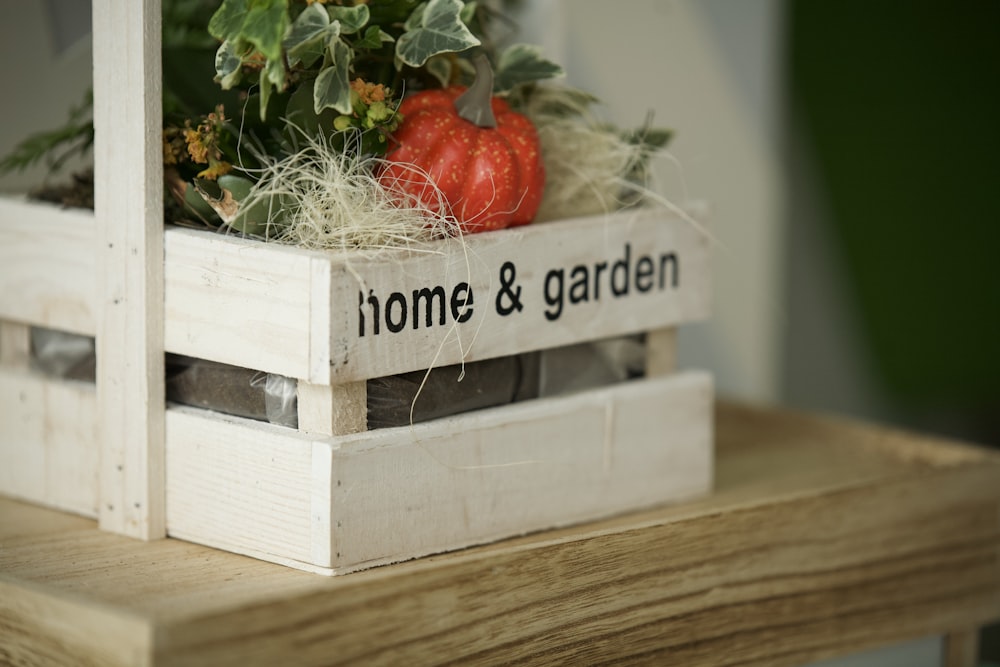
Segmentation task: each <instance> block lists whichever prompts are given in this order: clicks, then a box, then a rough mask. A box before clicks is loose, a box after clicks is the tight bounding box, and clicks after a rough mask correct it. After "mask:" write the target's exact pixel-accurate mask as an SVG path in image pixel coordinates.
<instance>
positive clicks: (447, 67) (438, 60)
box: [426, 56, 452, 88]
mask: <svg viewBox="0 0 1000 667" xmlns="http://www.w3.org/2000/svg"><path fill="white" fill-rule="evenodd" d="M426 69H427V71H428V72H429V73H430V74H431V76H433V77H434V78H435V79H437V80H438V83H440V84H441V87H442V88H445V87H447V86H448V84H450V83H451V71H452V68H451V60H450V59H449V58H448V57H446V56H435V57H433V58H430V59H428V60H427V67H426Z"/></svg>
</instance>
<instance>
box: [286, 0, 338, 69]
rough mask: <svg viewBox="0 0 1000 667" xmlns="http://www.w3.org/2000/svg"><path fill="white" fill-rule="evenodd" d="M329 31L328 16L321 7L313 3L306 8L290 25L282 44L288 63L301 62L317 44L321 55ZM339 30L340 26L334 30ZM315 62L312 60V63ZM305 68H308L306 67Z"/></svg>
mask: <svg viewBox="0 0 1000 667" xmlns="http://www.w3.org/2000/svg"><path fill="white" fill-rule="evenodd" d="M330 29H331V25H330V15H329V14H328V13H327V11H326V10H325V9H324V8H323V5H321V4H319V3H315V4H312V5H309V6H308V7H306V8H305V9H304V10H303V11H302V13H301V14H299V15H298V17H297V18H296V19H295V21H294V23H292V28H291V30H290V31H289V32H288V36H287V37H285V40H284V42H282V46H283V47H284V48H285V51H287V52H288V60H289V62H290V63H291V64H293V65H294V64H296V63H298V62H301V61H303V60H304V58H303V55H304V54H308V53H310V52H312V51H315V46H316V45H317V44H319V50H320V55H322V50H323V47H324V46H325V38H326V35H327V32H328V31H330ZM339 29H340V26H336V27H335V28H334V30H337V31H339ZM336 36H337V35H336V34H334V35H333V37H336ZM315 60H316V59H315V58H314V59H313V62H315ZM310 64H311V63H310ZM306 66H307V67H308V65H306Z"/></svg>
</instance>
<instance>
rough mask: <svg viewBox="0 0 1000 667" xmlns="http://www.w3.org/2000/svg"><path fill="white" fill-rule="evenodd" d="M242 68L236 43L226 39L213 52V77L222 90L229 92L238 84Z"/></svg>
mask: <svg viewBox="0 0 1000 667" xmlns="http://www.w3.org/2000/svg"><path fill="white" fill-rule="evenodd" d="M242 68H243V58H242V49H238V45H237V44H236V42H234V41H233V40H229V39H227V40H226V41H224V42H223V43H222V45H221V46H219V50H218V51H216V52H215V76H216V77H218V79H219V83H220V85H221V86H222V89H223V90H229V89H230V88H232V87H233V86H235V85H236V84H238V83H239V82H240V77H241V76H242V74H243V69H242Z"/></svg>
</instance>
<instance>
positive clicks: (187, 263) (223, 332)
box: [164, 228, 329, 383]
mask: <svg viewBox="0 0 1000 667" xmlns="http://www.w3.org/2000/svg"><path fill="white" fill-rule="evenodd" d="M165 245H166V266H165V268H164V272H165V276H164V280H165V288H166V296H165V309H166V330H165V334H164V335H165V338H164V341H165V346H166V349H167V350H168V351H170V352H176V353H178V354H185V355H188V356H192V357H198V358H201V359H210V360H212V361H219V362H222V363H226V364H233V365H235V366H242V367H245V368H255V369H257V370H261V371H266V372H268V373H277V374H279V375H285V376H288V377H295V378H309V377H311V376H312V375H313V372H312V371H311V366H310V364H311V359H310V352H311V350H313V347H314V346H313V345H312V343H311V338H314V337H315V336H314V333H313V330H312V320H311V317H312V313H313V312H314V311H316V312H320V313H321V312H322V308H323V304H327V305H326V306H325V307H326V309H327V310H329V305H328V304H329V285H328V284H327V285H324V286H321V289H320V290H319V291H320V294H319V296H318V297H317V296H316V294H315V292H316V290H315V289H314V287H313V273H314V263H315V258H316V254H315V253H310V252H307V251H302V250H299V249H296V248H288V247H284V246H278V245H275V244H264V243H260V242H258V241H250V240H246V239H241V238H237V237H235V236H224V235H221V234H212V233H207V232H197V231H193V230H189V229H178V228H171V229H168V230H167V232H166V235H165ZM314 304H318V305H314ZM321 319H322V318H321ZM326 321H327V322H329V318H328V317H327V318H326ZM327 340H328V336H324V337H322V338H320V341H321V342H322V346H323V348H324V349H327V348H328V345H327V343H326V341H327ZM325 354H326V358H325V359H323V362H324V364H325V366H326V367H327V368H329V361H328V358H329V352H326V353H325ZM325 377H326V379H325V380H323V381H325V382H327V383H328V382H329V372H328V371H327V373H326V375H325ZM320 379H321V380H322V375H321V378H320Z"/></svg>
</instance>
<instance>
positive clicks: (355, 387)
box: [298, 380, 368, 435]
mask: <svg viewBox="0 0 1000 667" xmlns="http://www.w3.org/2000/svg"><path fill="white" fill-rule="evenodd" d="M298 415H299V430H300V431H304V432H306V433H317V434H321V435H347V434H348V433H360V432H361V431H367V430H368V389H367V384H366V383H365V382H364V381H361V382H345V383H344V384H334V385H329V384H312V383H311V382H306V381H304V380H300V381H299V383H298Z"/></svg>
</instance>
